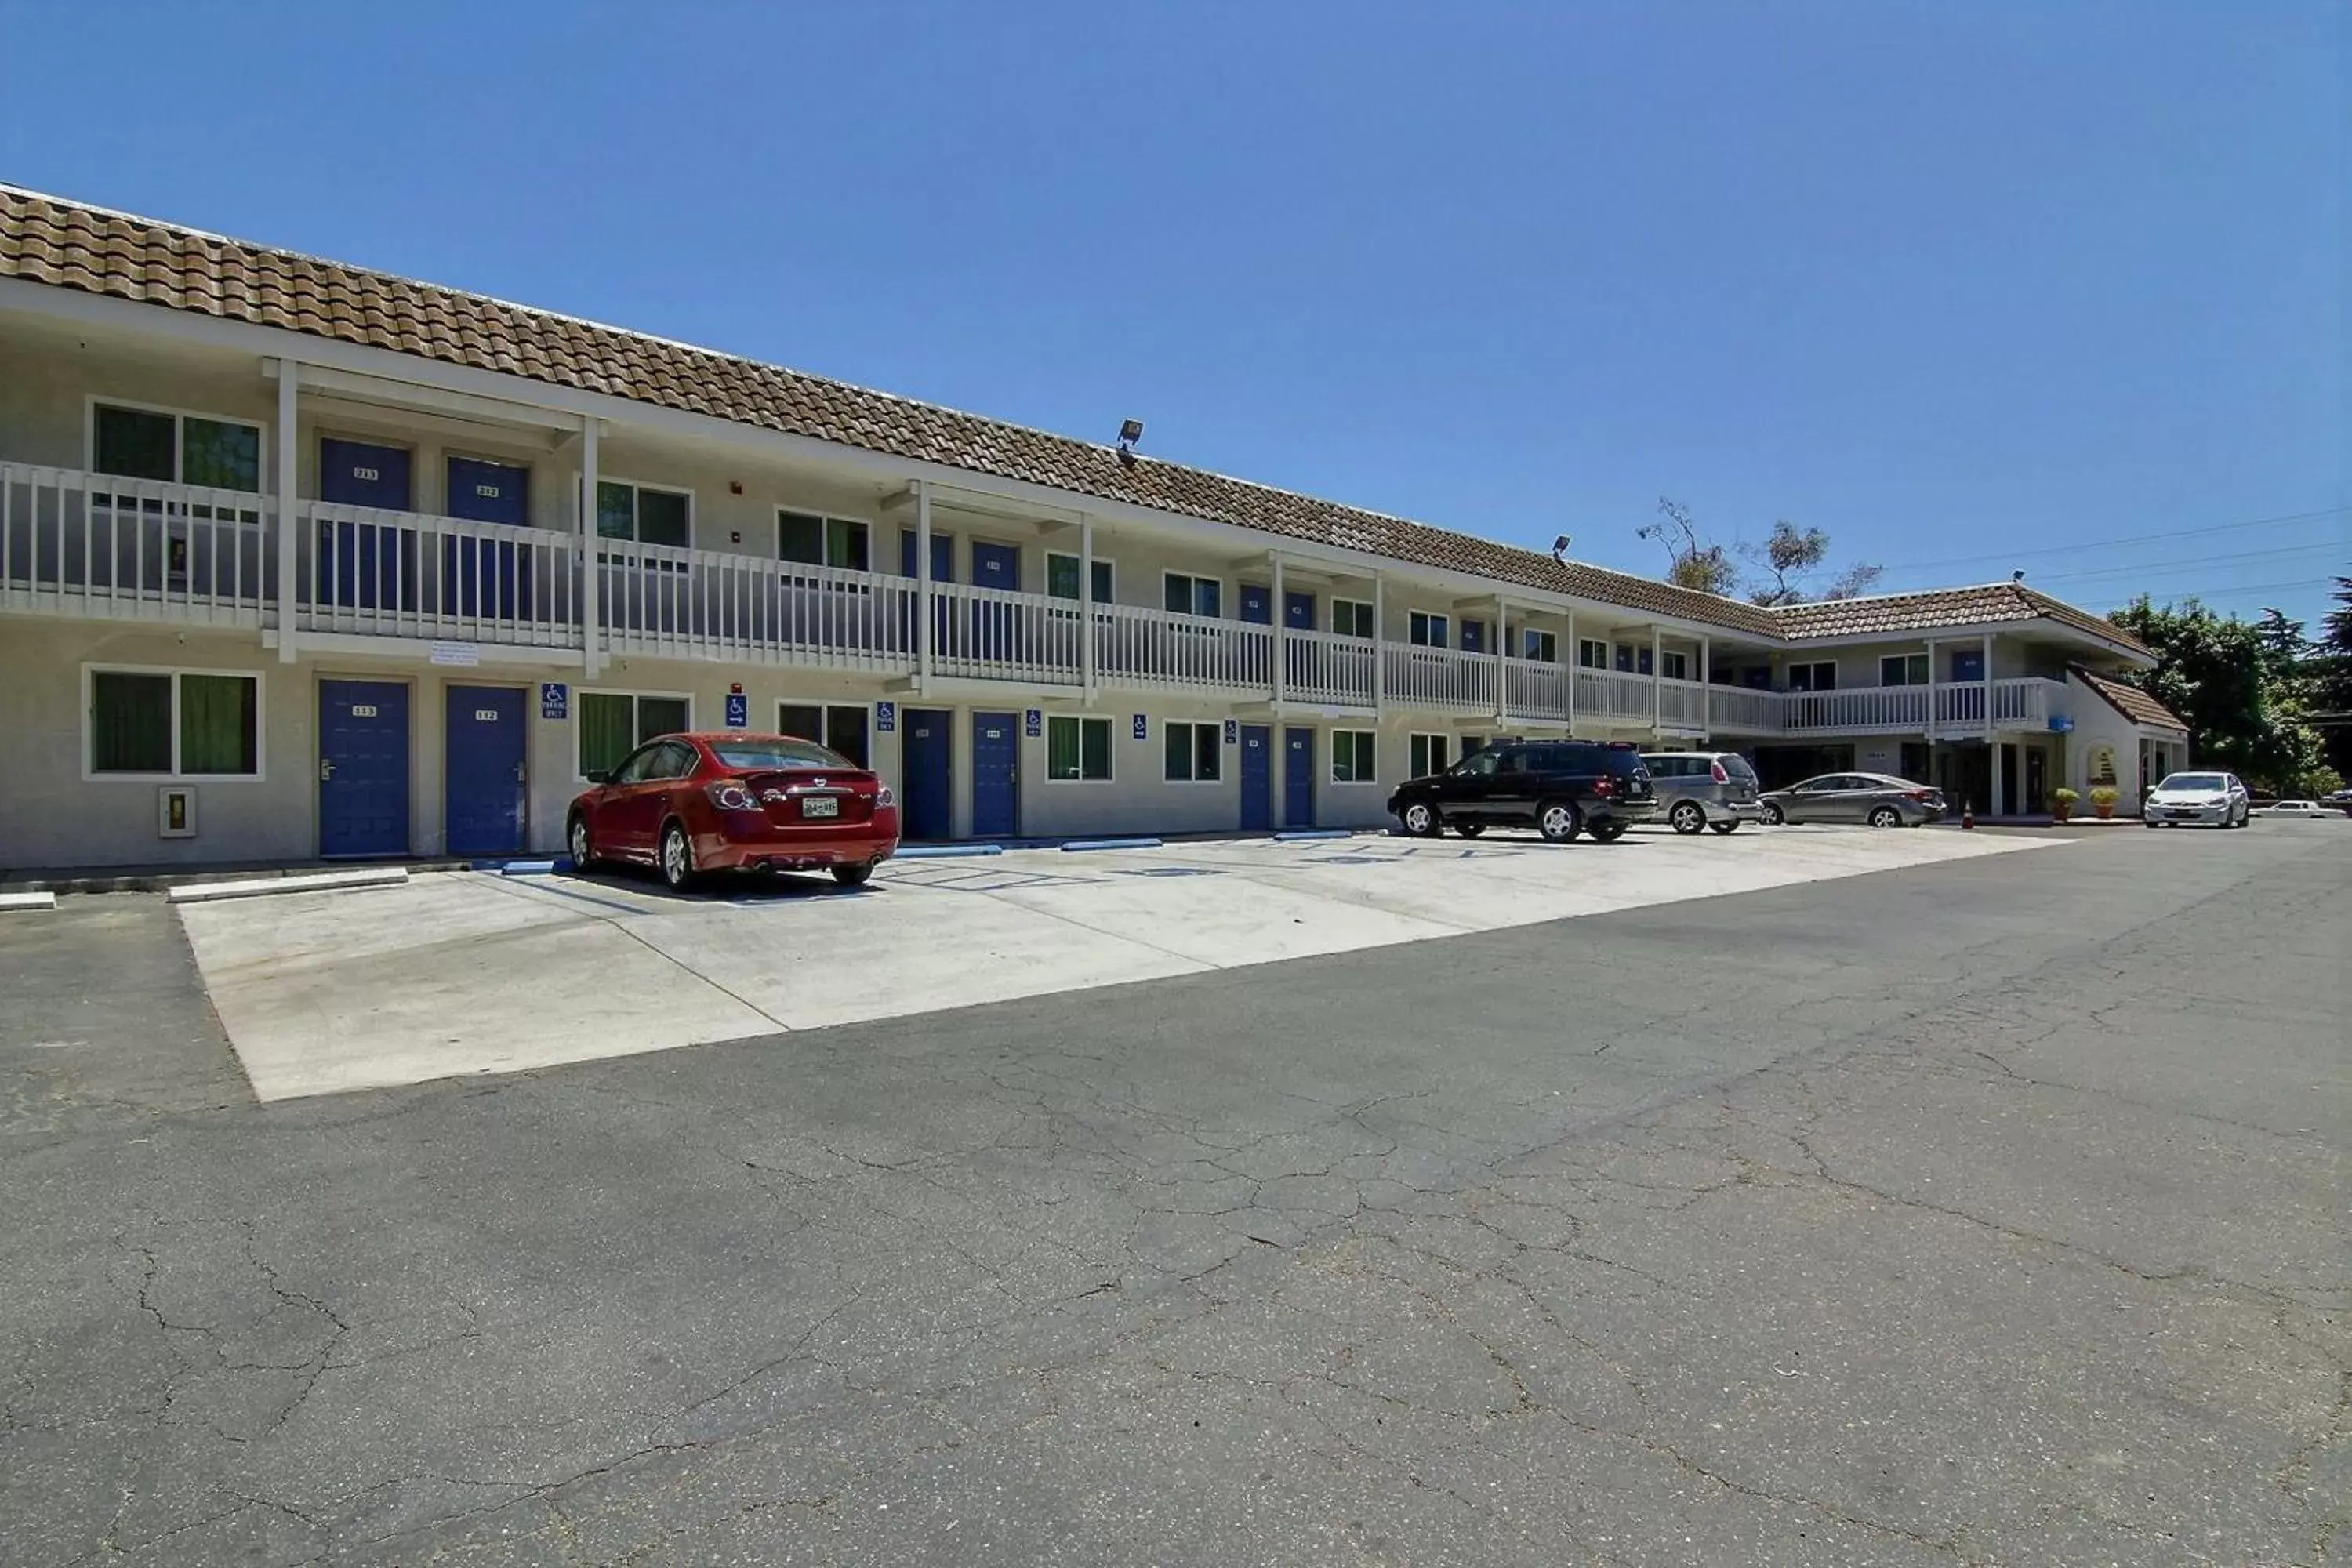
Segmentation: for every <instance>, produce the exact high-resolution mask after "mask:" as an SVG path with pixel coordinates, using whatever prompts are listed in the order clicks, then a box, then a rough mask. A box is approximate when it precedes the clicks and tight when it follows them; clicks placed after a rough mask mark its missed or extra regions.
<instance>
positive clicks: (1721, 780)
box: [1706, 763, 1731, 784]
mask: <svg viewBox="0 0 2352 1568" xmlns="http://www.w3.org/2000/svg"><path fill="white" fill-rule="evenodd" d="M1706 776H1707V777H1709V778H1711V779H1713V780H1714V781H1715V782H1716V783H1717V784H1729V783H1730V782H1731V775H1730V774H1729V773H1725V772H1724V771H1723V764H1722V763H1707V764H1706Z"/></svg>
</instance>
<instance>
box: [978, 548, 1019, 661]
mask: <svg viewBox="0 0 2352 1568" xmlns="http://www.w3.org/2000/svg"><path fill="white" fill-rule="evenodd" d="M971 580H972V584H973V585H974V586H975V587H981V588H995V589H999V590H1001V591H1003V592H1004V593H1007V594H1013V593H1018V592H1019V591H1020V588H1021V550H1020V547H1019V546H1017V545H1012V544H991V543H989V542H987V541H986V540H984V539H975V540H973V541H972V542H971ZM1018 625H1019V623H1018V622H1017V621H1016V620H1015V619H1014V618H1013V606H1012V605H1002V604H976V605H972V607H971V640H972V646H971V654H972V656H973V657H975V658H995V659H1020V658H1027V657H1028V650H1027V649H1026V648H1024V647H1022V646H1021V644H1022V641H1023V639H1022V637H1020V634H1019V630H1018Z"/></svg>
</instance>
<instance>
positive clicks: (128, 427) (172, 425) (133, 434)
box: [96, 403, 180, 482]
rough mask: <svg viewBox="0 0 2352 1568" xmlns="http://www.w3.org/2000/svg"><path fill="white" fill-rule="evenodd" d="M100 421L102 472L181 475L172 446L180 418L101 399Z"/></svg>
mask: <svg viewBox="0 0 2352 1568" xmlns="http://www.w3.org/2000/svg"><path fill="white" fill-rule="evenodd" d="M97 424H98V432H97V434H98V452H97V458H96V461H97V463H98V471H99V472H100V473H101V474H121V475H122V476H123V477H124V478H126V479H163V480H164V481H166V482H169V481H170V480H173V479H178V478H179V477H180V476H179V469H178V468H177V467H176V466H175V462H176V456H177V455H176V453H175V452H174V450H173V444H174V442H175V440H176V438H177V437H176V426H177V424H178V421H176V420H174V419H173V417H172V416H170V415H168V414H151V413H149V412H148V411H147V410H145V409H143V408H114V407H110V406H109V405H106V404H103V403H101V404H100V405H98V418H97Z"/></svg>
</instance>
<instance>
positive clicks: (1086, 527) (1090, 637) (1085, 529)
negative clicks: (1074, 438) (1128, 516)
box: [1078, 512, 1095, 702]
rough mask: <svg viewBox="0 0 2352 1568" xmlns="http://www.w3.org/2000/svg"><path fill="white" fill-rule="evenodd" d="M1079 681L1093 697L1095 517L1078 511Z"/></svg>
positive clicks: (1091, 699)
mask: <svg viewBox="0 0 2352 1568" xmlns="http://www.w3.org/2000/svg"><path fill="white" fill-rule="evenodd" d="M1078 626H1079V627H1080V633H1079V638H1078V684H1079V687H1080V689H1083V690H1084V691H1085V693H1086V696H1087V701H1088V702H1092V701H1093V700H1094V696H1095V520H1094V519H1093V518H1091V517H1089V516H1087V514H1086V513H1085V512H1080V513H1078Z"/></svg>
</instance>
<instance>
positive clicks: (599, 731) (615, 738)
mask: <svg viewBox="0 0 2352 1568" xmlns="http://www.w3.org/2000/svg"><path fill="white" fill-rule="evenodd" d="M636 748H637V704H636V700H635V698H631V697H623V696H615V695H614V694H613V693H611V692H608V691H583V692H582V693H581V694H580V773H581V776H582V777H583V778H585V777H586V776H587V775H589V774H590V773H611V772H612V771H613V770H614V768H617V767H619V766H620V765H621V762H622V759H623V758H625V757H626V756H627V755H628V754H629V753H630V752H633V751H635V750H636Z"/></svg>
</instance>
